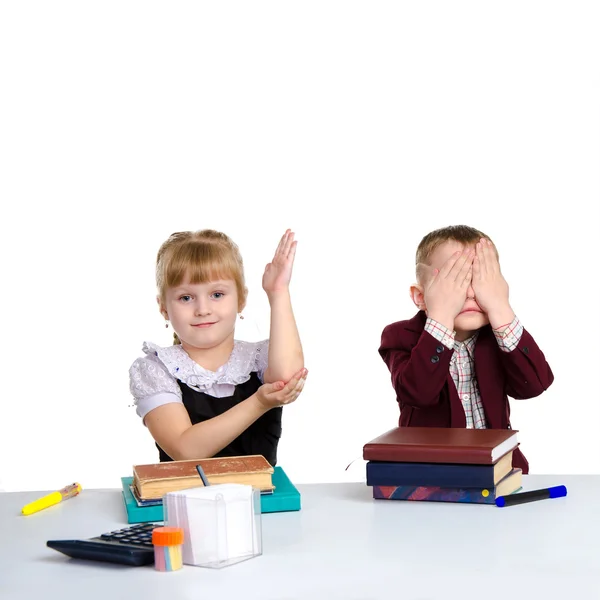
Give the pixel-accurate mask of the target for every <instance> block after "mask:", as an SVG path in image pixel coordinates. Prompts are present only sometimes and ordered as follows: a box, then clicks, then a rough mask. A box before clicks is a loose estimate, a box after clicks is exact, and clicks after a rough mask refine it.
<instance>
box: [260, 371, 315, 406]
mask: <svg viewBox="0 0 600 600" xmlns="http://www.w3.org/2000/svg"><path fill="white" fill-rule="evenodd" d="M307 375H308V369H300V371H298V372H297V373H296V374H295V375H294V376H293V377H292V378H291V379H290V380H289V381H288V382H287V383H284V382H283V381H275V382H274V383H265V384H263V385H261V386H260V387H259V388H258V390H257V391H256V397H257V398H258V401H259V402H260V403H261V404H262V405H263V406H264V407H265V408H276V407H278V406H285V405H286V404H291V403H292V402H294V401H295V400H296V398H298V396H299V395H300V393H301V392H302V389H303V388H304V382H305V381H306V376H307Z"/></svg>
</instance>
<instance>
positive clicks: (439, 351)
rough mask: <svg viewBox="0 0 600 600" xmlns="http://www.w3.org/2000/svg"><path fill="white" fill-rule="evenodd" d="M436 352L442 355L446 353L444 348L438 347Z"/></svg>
mask: <svg viewBox="0 0 600 600" xmlns="http://www.w3.org/2000/svg"><path fill="white" fill-rule="evenodd" d="M435 351H436V352H437V353H438V354H441V353H442V352H443V351H444V346H438V347H437V348H436V349H435Z"/></svg>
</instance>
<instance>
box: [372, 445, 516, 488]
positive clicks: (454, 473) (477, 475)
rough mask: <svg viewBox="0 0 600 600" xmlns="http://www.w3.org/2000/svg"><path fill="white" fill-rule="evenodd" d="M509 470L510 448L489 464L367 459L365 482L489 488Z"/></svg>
mask: <svg viewBox="0 0 600 600" xmlns="http://www.w3.org/2000/svg"><path fill="white" fill-rule="evenodd" d="M511 470H512V452H509V453H508V454H505V455H504V456H503V457H502V458H501V459H500V460H499V461H498V462H497V463H495V464H493V465H464V464H451V463H415V462H384V461H369V462H368V463H367V485H369V486H382V485H383V486H404V485H406V486H436V487H445V488H493V487H494V486H495V485H496V484H497V483H498V482H499V481H500V480H501V479H503V478H504V477H505V476H506V475H508V474H509V473H510V472H511Z"/></svg>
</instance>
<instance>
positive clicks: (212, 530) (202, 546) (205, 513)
mask: <svg viewBox="0 0 600 600" xmlns="http://www.w3.org/2000/svg"><path fill="white" fill-rule="evenodd" d="M163 509H164V511H165V512H164V517H163V518H164V522H165V525H166V526H168V527H183V529H184V540H183V548H182V553H183V564H185V565H191V566H197V567H207V568H210V569H221V568H222V567H228V566H230V565H234V564H236V563H239V562H242V561H244V560H248V559H250V558H254V557H255V556H259V555H261V554H262V520H261V519H262V513H261V503H260V490H259V489H253V490H252V493H251V497H250V500H248V499H246V500H231V499H226V498H225V497H224V496H223V495H222V494H217V495H216V496H215V497H214V499H207V498H193V497H189V498H186V501H185V504H180V505H179V506H177V507H176V508H175V509H174V510H173V507H172V509H171V510H167V505H166V503H164V504H163ZM173 513H175V514H173ZM186 513H187V514H186Z"/></svg>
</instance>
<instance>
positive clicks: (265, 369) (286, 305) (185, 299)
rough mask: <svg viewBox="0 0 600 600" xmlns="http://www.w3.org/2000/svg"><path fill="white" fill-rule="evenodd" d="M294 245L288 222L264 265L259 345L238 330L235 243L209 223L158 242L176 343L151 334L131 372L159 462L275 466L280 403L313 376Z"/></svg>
mask: <svg viewBox="0 0 600 600" xmlns="http://www.w3.org/2000/svg"><path fill="white" fill-rule="evenodd" d="M296 245H297V242H296V241H295V240H294V234H293V233H292V232H291V231H290V230H289V229H288V230H287V231H286V232H285V234H284V235H283V237H282V238H281V240H280V242H279V245H278V247H277V250H276V251H275V255H274V257H273V260H272V261H271V262H270V263H268V264H267V266H266V268H265V272H264V275H263V279H262V287H263V289H264V291H265V292H266V294H267V297H268V299H269V304H270V307H271V328H270V336H269V339H266V340H263V341H261V342H256V343H254V342H246V341H242V340H238V339H236V337H235V325H236V320H237V318H238V315H239V316H240V318H243V316H242V315H241V313H242V311H243V309H244V307H245V304H246V297H247V288H246V285H245V279H244V266H243V261H242V257H241V255H240V252H239V249H238V247H237V245H236V244H235V243H234V242H233V241H232V240H231V239H230V238H229V237H228V236H227V235H225V234H224V233H221V232H218V231H214V230H210V229H205V230H201V231H196V232H191V231H187V232H181V233H174V234H173V235H171V236H170V237H169V239H167V240H166V241H165V242H164V243H163V244H162V246H161V247H160V249H159V251H158V256H157V260H156V284H157V289H158V295H157V302H158V306H159V310H160V314H161V315H162V316H163V318H164V319H165V324H166V326H167V327H168V326H169V323H171V326H172V327H173V330H174V342H173V345H172V346H167V347H160V346H158V345H156V344H153V343H150V342H144V344H143V348H142V349H143V352H144V354H145V356H143V357H140V358H138V359H137V360H135V362H134V363H133V364H132V366H131V367H130V369H129V377H130V390H131V393H132V395H133V397H134V402H135V405H136V410H137V413H138V415H139V416H140V417H141V418H142V420H143V423H144V424H145V425H146V427H147V428H148V430H149V431H150V433H151V435H152V437H153V438H154V440H155V442H156V445H157V447H158V450H159V457H160V460H161V461H169V460H184V459H194V458H209V457H213V456H245V455H250V454H261V455H263V456H264V457H265V458H266V459H267V460H268V461H269V462H270V463H271V464H272V465H275V464H276V462H277V446H278V443H279V439H280V437H281V417H282V407H283V406H285V405H287V404H290V403H291V402H294V401H295V400H296V398H298V396H299V394H300V392H301V391H302V388H303V386H304V382H305V381H306V376H307V370H306V369H305V368H304V356H303V352H302V345H301V342H300V337H299V334H298V330H297V327H296V322H295V319H294V314H293V311H292V304H291V297H290V291H289V284H290V280H291V275H292V267H293V263H294V257H295V253H296Z"/></svg>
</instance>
